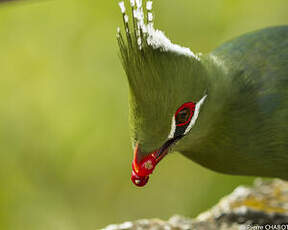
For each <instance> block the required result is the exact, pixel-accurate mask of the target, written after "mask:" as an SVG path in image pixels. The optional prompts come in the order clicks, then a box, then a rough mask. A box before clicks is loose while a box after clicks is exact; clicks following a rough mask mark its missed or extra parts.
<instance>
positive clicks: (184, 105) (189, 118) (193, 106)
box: [175, 102, 196, 126]
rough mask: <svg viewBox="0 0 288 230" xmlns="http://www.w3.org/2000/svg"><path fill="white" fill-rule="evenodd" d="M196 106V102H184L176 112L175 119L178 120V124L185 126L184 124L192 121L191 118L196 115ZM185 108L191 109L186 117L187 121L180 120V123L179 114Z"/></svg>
mask: <svg viewBox="0 0 288 230" xmlns="http://www.w3.org/2000/svg"><path fill="white" fill-rule="evenodd" d="M195 106H196V104H195V103H194V102H187V103H184V104H183V105H181V106H180V107H179V108H178V109H177V111H176V113H175V121H176V126H184V125H187V124H188V123H189V122H190V121H191V118H192V117H193V115H194V111H195ZM183 110H188V111H189V117H188V119H187V118H185V121H184V122H180V123H178V122H177V116H178V114H179V113H180V112H182V111H183Z"/></svg>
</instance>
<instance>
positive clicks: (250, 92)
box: [117, 0, 288, 186]
mask: <svg viewBox="0 0 288 230" xmlns="http://www.w3.org/2000/svg"><path fill="white" fill-rule="evenodd" d="M119 5H120V8H121V11H122V15H123V22H124V32H121V30H120V29H119V28H118V31H117V38H118V43H119V47H120V57H121V60H122V64H123V67H124V70H125V72H126V75H127V79H128V83H129V94H130V97H129V103H130V122H131V134H132V143H133V147H134V158H133V162H132V176H131V179H132V181H133V183H134V184H135V185H137V186H144V185H145V184H146V183H147V181H148V179H149V175H150V174H151V173H152V172H153V171H154V169H155V167H156V165H157V164H158V163H159V162H160V161H161V159H163V157H164V156H166V155H167V153H169V152H171V151H176V152H180V153H181V154H183V155H185V156H186V157H188V158H189V159H191V160H193V161H195V162H197V163H199V164H201V165H202V166H204V167H207V168H210V169H212V170H215V171H218V172H222V173H227V174H235V175H253V176H263V177H279V178H282V179H288V26H278V27H271V28H266V29H263V30H259V31H256V32H252V33H248V34H245V35H243V36H240V37H238V38H236V39H233V40H231V41H228V42H226V43H225V44H223V45H221V46H220V47H218V48H216V49H215V50H213V51H212V52H210V53H208V54H196V53H193V52H192V51H191V50H190V49H189V48H185V47H182V46H180V45H177V44H173V43H172V42H171V41H170V40H169V39H168V38H167V37H166V36H165V35H164V33H163V32H162V31H160V30H157V29H155V28H154V24H153V14H152V1H150V0H149V1H145V2H142V1H141V0H136V1H135V0H130V4H129V8H131V10H129V13H127V11H126V8H125V4H124V2H120V3H119ZM126 6H127V5H126ZM128 14H129V15H130V16H128Z"/></svg>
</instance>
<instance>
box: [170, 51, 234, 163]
mask: <svg viewBox="0 0 288 230" xmlns="http://www.w3.org/2000/svg"><path fill="white" fill-rule="evenodd" d="M201 65H202V66H203V68H204V69H205V71H204V73H205V74H204V76H202V77H203V78H204V79H205V80H204V81H203V82H205V84H204V85H202V86H201V92H202V95H203V93H205V94H206V95H207V98H206V100H205V102H204V104H203V106H202V108H201V111H200V114H199V117H198V119H197V121H196V124H195V126H194V127H193V128H192V130H191V131H190V133H189V135H187V136H186V137H184V138H183V140H182V141H181V143H179V145H177V146H176V147H175V150H176V151H179V152H187V151H188V152H191V151H192V150H193V152H194V151H195V152H197V151H198V149H197V148H205V144H204V145H203V143H205V141H206V138H207V136H208V135H209V133H210V132H211V130H213V129H214V128H215V124H217V121H218V120H221V119H222V118H223V117H221V116H223V111H224V110H225V104H226V101H227V100H228V99H229V95H230V94H231V92H230V91H231V87H230V86H231V82H230V81H231V80H230V78H229V77H228V72H227V69H226V67H225V64H224V63H222V62H221V61H220V60H218V59H217V57H215V56H212V55H206V56H202V58H201ZM204 89H205V90H204ZM199 93H200V92H199ZM199 151H200V150H199ZM201 151H203V150H202V149H201ZM196 161H197V160H196Z"/></svg>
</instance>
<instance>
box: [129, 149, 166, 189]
mask: <svg viewBox="0 0 288 230" xmlns="http://www.w3.org/2000/svg"><path fill="white" fill-rule="evenodd" d="M168 147H169V146H167V148H165V149H164V148H163V147H161V148H160V149H158V150H156V151H154V152H152V153H149V154H148V155H147V154H145V155H146V156H145V157H144V158H142V159H141V156H142V154H141V150H140V148H139V145H138V144H136V146H135V149H134V159H133V162H132V175H131V180H132V182H133V184H135V185H136V186H138V187H143V186H144V185H146V184H147V182H148V180H149V175H150V174H152V173H153V171H154V169H155V167H156V165H157V164H158V163H159V162H160V160H161V159H162V158H163V157H164V156H165V155H166V154H167V153H168Z"/></svg>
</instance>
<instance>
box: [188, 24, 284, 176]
mask: <svg viewBox="0 0 288 230" xmlns="http://www.w3.org/2000/svg"><path fill="white" fill-rule="evenodd" d="M211 55H212V56H214V58H217V59H218V60H219V62H221V63H224V67H225V68H226V69H227V72H228V74H227V77H228V79H229V81H230V80H231V89H230V92H229V93H228V96H227V98H225V99H223V100H226V103H225V105H224V107H223V111H222V116H221V117H220V118H219V120H218V121H217V122H215V125H214V127H213V128H212V129H211V131H210V132H209V134H208V135H207V137H206V140H205V141H206V143H202V145H201V146H205V147H199V149H198V151H199V153H197V154H198V155H199V156H201V157H199V159H197V156H195V157H193V158H194V160H196V161H198V162H199V163H201V164H202V165H204V166H206V167H209V168H212V169H214V170H217V171H221V172H224V173H230V174H241V175H255V176H268V177H281V178H284V179H288V26H280V27H273V28H268V29H264V30H260V31H256V32H252V33H248V34H246V35H243V36H241V37H239V38H236V39H234V40H232V41H229V42H227V43H225V44H223V45H222V46H220V47H219V48H217V49H216V50H214V51H213V52H212V53H211ZM196 151H197V150H196ZM203 156H204V157H203ZM207 159H209V160H207Z"/></svg>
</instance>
